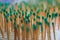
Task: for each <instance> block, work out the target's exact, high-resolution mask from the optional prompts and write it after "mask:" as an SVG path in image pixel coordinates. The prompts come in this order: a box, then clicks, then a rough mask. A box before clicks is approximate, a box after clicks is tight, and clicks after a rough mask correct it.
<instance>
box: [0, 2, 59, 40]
mask: <svg viewBox="0 0 60 40" xmlns="http://www.w3.org/2000/svg"><path fill="white" fill-rule="evenodd" d="M57 18H59V20H60V8H59V7H58V6H56V7H48V8H47V9H46V10H44V9H43V8H40V7H34V6H32V8H31V7H30V6H29V5H28V6H25V5H24V4H23V3H22V7H21V6H19V5H18V4H15V5H14V6H12V5H8V4H7V5H4V4H3V5H2V6H1V7H0V31H1V34H2V38H4V32H6V34H7V40H10V31H11V32H14V40H21V37H22V40H46V33H47V37H48V40H51V29H50V27H51V24H52V28H53V33H54V40H56V36H55V35H56V34H55V25H56V19H57ZM52 20H53V22H52ZM51 22H52V23H51ZM59 22H60V21H59ZM59 24H60V23H59ZM58 28H60V27H59V26H58ZM3 29H4V31H3ZM39 35H41V37H39ZM39 38H41V39H39Z"/></svg>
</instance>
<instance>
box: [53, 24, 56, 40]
mask: <svg viewBox="0 0 60 40" xmlns="http://www.w3.org/2000/svg"><path fill="white" fill-rule="evenodd" d="M53 33H54V40H56V35H55V27H54V25H53Z"/></svg>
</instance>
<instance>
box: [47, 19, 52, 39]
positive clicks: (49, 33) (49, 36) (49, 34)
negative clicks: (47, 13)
mask: <svg viewBox="0 0 60 40" xmlns="http://www.w3.org/2000/svg"><path fill="white" fill-rule="evenodd" d="M48 20H49V24H50V22H51V21H52V20H51V18H49V19H48ZM47 29H48V39H49V40H51V32H50V26H48V27H47Z"/></svg>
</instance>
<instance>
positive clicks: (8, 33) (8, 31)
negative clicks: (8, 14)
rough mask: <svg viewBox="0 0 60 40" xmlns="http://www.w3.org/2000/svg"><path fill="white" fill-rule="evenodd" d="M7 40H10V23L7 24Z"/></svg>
mask: <svg viewBox="0 0 60 40" xmlns="http://www.w3.org/2000/svg"><path fill="white" fill-rule="evenodd" d="M6 27H7V39H8V40H10V37H9V36H10V30H9V23H7V26H6Z"/></svg>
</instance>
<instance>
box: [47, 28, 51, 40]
mask: <svg viewBox="0 0 60 40" xmlns="http://www.w3.org/2000/svg"><path fill="white" fill-rule="evenodd" d="M47 30H48V31H47V34H48V40H51V35H50V28H48V27H47Z"/></svg>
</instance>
